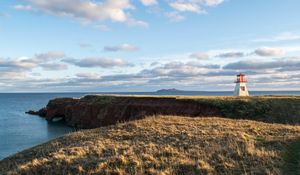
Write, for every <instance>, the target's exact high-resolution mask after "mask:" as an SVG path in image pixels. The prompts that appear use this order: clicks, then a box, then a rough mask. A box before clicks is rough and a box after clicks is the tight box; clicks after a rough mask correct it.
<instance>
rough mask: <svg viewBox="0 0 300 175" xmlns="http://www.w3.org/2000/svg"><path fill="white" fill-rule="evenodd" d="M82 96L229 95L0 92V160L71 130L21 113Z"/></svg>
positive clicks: (193, 94)
mask: <svg viewBox="0 0 300 175" xmlns="http://www.w3.org/2000/svg"><path fill="white" fill-rule="evenodd" d="M86 94H134V95H176V96H180V95H184V96H231V95H232V92H228V91H227V92H200V91H199V92H198V91H174V92H172V91H161V92H119V93H116V92H114V93H109V92H107V93H103V92H101V93H95V92H93V93H2V94H0V160H2V159H4V158H5V157H8V156H10V155H13V154H15V153H17V152H19V151H22V150H24V149H28V148H30V147H33V146H36V145H38V144H41V143H44V142H47V141H49V140H51V139H54V138H57V137H60V136H62V135H64V134H66V133H70V132H73V131H75V128H72V127H68V126H66V125H65V123H63V122H57V123H52V122H47V121H46V120H44V119H43V118H40V117H38V116H31V115H28V114H25V112H26V111H29V110H39V109H40V108H42V107H44V106H46V105H47V103H48V101H49V100H50V99H54V98H58V97H76V98H79V97H82V96H84V95H86ZM250 94H251V95H300V91H255V92H250Z"/></svg>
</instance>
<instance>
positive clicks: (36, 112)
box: [25, 108, 47, 117]
mask: <svg viewBox="0 0 300 175" xmlns="http://www.w3.org/2000/svg"><path fill="white" fill-rule="evenodd" d="M25 113H26V114H29V115H38V116H40V117H45V116H46V114H47V110H46V108H42V109H40V110H38V111H33V110H30V111H27V112H25Z"/></svg>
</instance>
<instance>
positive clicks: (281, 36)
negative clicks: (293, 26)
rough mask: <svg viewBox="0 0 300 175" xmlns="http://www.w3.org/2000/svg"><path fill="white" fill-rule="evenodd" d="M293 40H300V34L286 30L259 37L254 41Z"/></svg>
mask: <svg viewBox="0 0 300 175" xmlns="http://www.w3.org/2000/svg"><path fill="white" fill-rule="evenodd" d="M292 40H300V35H297V34H294V33H291V32H284V33H280V34H278V35H275V36H272V37H268V38H258V39H255V40H253V41H254V42H279V41H292Z"/></svg>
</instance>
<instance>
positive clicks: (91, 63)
mask: <svg viewBox="0 0 300 175" xmlns="http://www.w3.org/2000/svg"><path fill="white" fill-rule="evenodd" d="M62 61H63V62H66V63H69V64H73V65H76V66H78V67H88V68H89V67H101V68H112V67H126V66H130V64H129V63H127V62H125V61H123V60H121V59H111V58H104V57H87V58H83V59H73V58H68V59H64V60H62Z"/></svg>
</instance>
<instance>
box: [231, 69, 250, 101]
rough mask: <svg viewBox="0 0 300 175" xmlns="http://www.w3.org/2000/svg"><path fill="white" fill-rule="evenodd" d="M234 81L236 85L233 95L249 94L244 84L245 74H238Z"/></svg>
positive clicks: (245, 81)
mask: <svg viewBox="0 0 300 175" xmlns="http://www.w3.org/2000/svg"><path fill="white" fill-rule="evenodd" d="M235 83H236V85H235V89H234V94H233V95H234V96H249V92H248V89H247V86H246V83H247V80H246V75H245V74H243V73H240V74H238V75H237V79H236V81H235Z"/></svg>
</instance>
